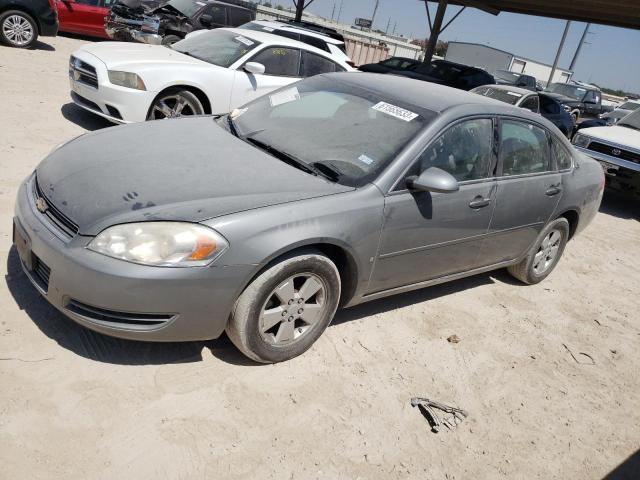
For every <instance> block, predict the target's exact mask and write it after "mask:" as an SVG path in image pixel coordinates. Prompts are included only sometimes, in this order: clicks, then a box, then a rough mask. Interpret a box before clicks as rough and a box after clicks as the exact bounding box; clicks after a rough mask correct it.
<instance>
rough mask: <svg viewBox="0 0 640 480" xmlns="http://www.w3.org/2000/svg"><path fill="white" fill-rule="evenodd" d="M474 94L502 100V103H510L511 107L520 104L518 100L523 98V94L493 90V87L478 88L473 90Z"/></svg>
mask: <svg viewBox="0 0 640 480" xmlns="http://www.w3.org/2000/svg"><path fill="white" fill-rule="evenodd" d="M472 92H473V93H477V94H478V95H482V96H484V97H489V98H495V99H496V100H500V101H501V102H505V103H510V104H511V105H515V104H516V103H518V100H520V99H521V98H522V94H521V93H518V92H511V91H509V90H502V89H499V88H491V87H478V88H474V89H473V90H472Z"/></svg>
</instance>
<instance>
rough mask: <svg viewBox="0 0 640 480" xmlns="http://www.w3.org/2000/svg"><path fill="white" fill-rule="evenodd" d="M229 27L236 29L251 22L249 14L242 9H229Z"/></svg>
mask: <svg viewBox="0 0 640 480" xmlns="http://www.w3.org/2000/svg"><path fill="white" fill-rule="evenodd" d="M228 14H229V25H231V26H232V27H237V26H239V25H242V24H244V23H247V22H250V21H251V14H250V13H249V12H248V11H247V10H244V9H242V8H233V7H229V10H228Z"/></svg>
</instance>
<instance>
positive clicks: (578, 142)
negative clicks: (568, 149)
mask: <svg viewBox="0 0 640 480" xmlns="http://www.w3.org/2000/svg"><path fill="white" fill-rule="evenodd" d="M590 141H591V139H590V138H589V137H587V136H586V135H582V134H580V133H576V134H575V135H574V136H573V140H572V141H571V142H572V143H573V144H574V145H575V146H576V147H582V148H587V147H588V146H589V142H590Z"/></svg>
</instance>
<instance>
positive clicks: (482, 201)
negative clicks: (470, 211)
mask: <svg viewBox="0 0 640 480" xmlns="http://www.w3.org/2000/svg"><path fill="white" fill-rule="evenodd" d="M490 203H491V199H490V198H484V197H481V196H480V195H478V196H477V197H476V198H474V199H473V200H471V202H470V203H469V207H471V208H482V207H486V206H487V205H489V204H490Z"/></svg>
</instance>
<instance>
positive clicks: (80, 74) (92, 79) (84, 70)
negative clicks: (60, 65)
mask: <svg viewBox="0 0 640 480" xmlns="http://www.w3.org/2000/svg"><path fill="white" fill-rule="evenodd" d="M69 77H71V78H72V79H73V80H75V81H76V82H80V83H84V84H85V85H89V86H90V87H93V88H98V74H97V73H96V69H95V67H93V66H91V65H89V64H88V63H87V62H83V61H82V60H80V59H79V58H76V57H74V56H73V55H71V57H70V58H69Z"/></svg>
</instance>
